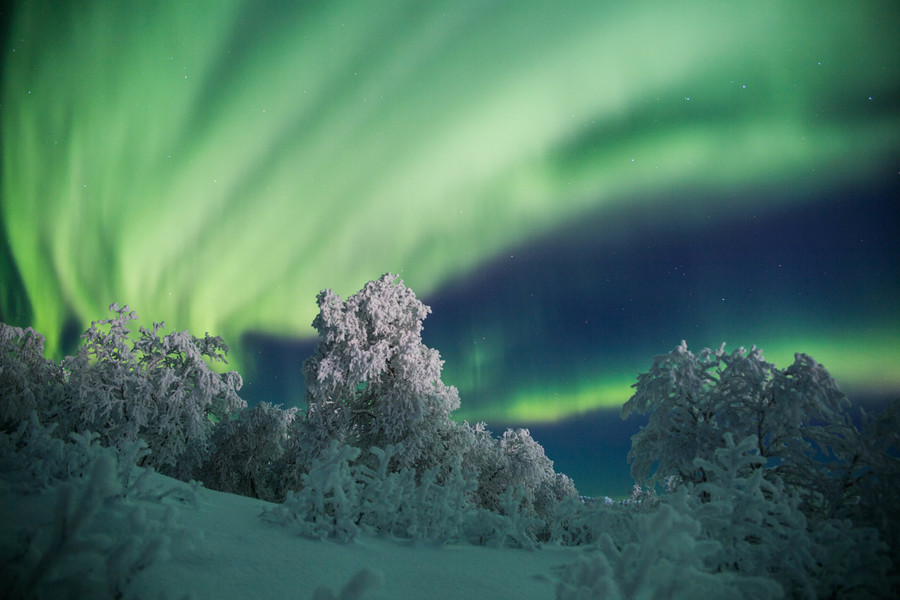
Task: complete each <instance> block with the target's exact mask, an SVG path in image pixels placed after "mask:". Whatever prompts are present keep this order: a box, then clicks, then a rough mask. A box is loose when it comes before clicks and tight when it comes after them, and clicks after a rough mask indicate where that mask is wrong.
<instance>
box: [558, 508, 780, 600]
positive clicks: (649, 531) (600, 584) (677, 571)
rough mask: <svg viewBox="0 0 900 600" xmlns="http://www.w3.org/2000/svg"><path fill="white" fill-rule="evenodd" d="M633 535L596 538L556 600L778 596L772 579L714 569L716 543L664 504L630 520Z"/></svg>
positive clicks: (568, 572) (570, 569) (564, 577)
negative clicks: (624, 539)
mask: <svg viewBox="0 0 900 600" xmlns="http://www.w3.org/2000/svg"><path fill="white" fill-rule="evenodd" d="M634 524H635V537H634V539H633V540H629V541H627V542H625V543H623V542H621V541H619V542H618V543H617V542H616V541H615V540H613V538H612V537H611V536H610V535H609V534H607V533H603V534H601V535H600V539H599V540H598V543H597V545H596V550H597V552H595V553H593V554H591V555H590V556H589V557H584V558H582V559H580V560H579V561H577V562H575V563H572V564H570V565H567V566H566V567H565V568H564V569H563V570H562V573H561V576H560V579H559V581H558V583H557V587H556V598H557V600H581V599H583V598H604V599H605V598H609V599H623V600H624V599H625V598H714V599H722V600H725V599H731V598H747V599H748V600H750V599H753V600H756V599H762V598H781V597H783V592H782V589H781V588H780V586H779V585H778V584H777V583H775V582H774V581H772V580H770V579H767V578H763V577H749V576H744V575H741V574H739V573H734V572H728V571H719V570H718V569H717V568H716V563H717V557H718V555H719V553H720V549H721V547H720V545H719V544H718V543H717V542H715V541H712V540H709V539H704V537H703V534H702V530H701V526H700V523H699V522H698V521H697V520H696V519H693V518H692V517H691V516H690V515H689V514H684V513H681V512H679V511H677V510H675V509H673V508H672V507H670V506H667V505H662V506H660V507H659V508H658V509H657V510H655V511H653V512H652V513H647V514H637V515H635V516H634Z"/></svg>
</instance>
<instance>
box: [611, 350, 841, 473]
mask: <svg viewBox="0 0 900 600" xmlns="http://www.w3.org/2000/svg"><path fill="white" fill-rule="evenodd" d="M724 348H725V347H724V344H723V345H722V347H720V348H719V349H718V350H716V351H712V350H710V349H708V348H706V349H703V350H701V351H700V353H699V354H694V353H692V352H690V351H689V350H688V349H687V344H685V342H682V343H681V344H680V345H679V346H678V347H676V348H675V349H674V350H673V351H671V352H669V353H668V354H665V355H662V356H657V357H655V358H654V361H653V366H652V368H651V369H650V371H649V372H647V373H641V374H640V375H638V380H637V383H635V384H634V385H633V386H632V387H634V388H635V393H634V395H633V396H632V397H631V398H630V399H629V400H628V402H626V403H625V405H624V406H623V407H622V418H627V417H628V416H629V415H630V414H632V413H637V414H648V413H649V415H650V419H649V422H648V424H647V426H646V427H644V428H642V429H641V431H640V432H638V433H637V434H635V435H634V436H633V437H632V446H631V451H630V452H629V454H628V460H629V462H631V473H632V476H633V477H634V478H635V481H637V482H638V483H640V484H643V483H645V482H659V481H664V480H666V479H668V478H673V477H674V478H675V483H676V484H677V483H680V482H691V483H701V482H703V481H705V479H706V477H707V473H706V470H705V469H704V468H703V467H698V466H697V465H696V464H695V463H694V459H695V458H702V459H704V460H707V461H711V460H713V458H714V455H715V451H716V449H718V448H720V447H722V440H723V437H722V436H723V434H724V433H726V432H731V433H732V434H734V436H735V438H736V439H743V438H744V437H746V436H748V435H751V434H752V435H755V436H756V440H757V448H758V450H759V454H760V456H761V457H763V458H764V459H766V460H767V464H768V466H771V467H774V468H775V469H776V470H779V473H780V474H781V475H783V476H784V477H785V478H786V479H787V480H788V483H799V482H794V481H791V479H792V477H791V475H790V472H791V470H796V469H798V468H800V465H809V464H810V461H811V460H812V458H811V456H812V454H813V451H814V447H813V443H827V439H829V438H830V437H831V436H834V435H842V434H847V433H848V430H847V429H846V427H847V426H848V425H849V418H848V417H847V414H846V413H845V412H844V410H843V409H844V408H846V407H847V406H848V405H849V401H848V400H847V398H846V396H845V395H844V394H843V393H842V392H841V391H840V389H839V388H838V386H837V384H836V383H835V381H834V379H832V378H831V376H830V375H829V374H828V371H827V370H825V368H824V367H823V366H822V365H820V364H819V363H817V362H816V361H815V360H814V359H813V358H811V357H810V356H807V355H806V354H795V355H794V363H793V364H792V365H791V366H790V367H788V368H786V369H778V368H776V367H775V365H773V364H772V363H769V362H766V361H765V360H764V359H763V356H762V351H761V350H759V349H758V348H756V347H755V346H754V347H753V348H751V349H750V351H749V352H748V351H746V350H744V348H738V349H736V350H735V351H734V352H732V353H731V354H730V355H729V354H726V353H725V349H724ZM654 466H655V467H656V468H655V469H654Z"/></svg>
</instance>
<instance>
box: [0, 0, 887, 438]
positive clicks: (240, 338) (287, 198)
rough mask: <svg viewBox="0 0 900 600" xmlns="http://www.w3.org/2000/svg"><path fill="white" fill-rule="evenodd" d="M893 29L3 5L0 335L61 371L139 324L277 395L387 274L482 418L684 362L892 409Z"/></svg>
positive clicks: (290, 395)
mask: <svg viewBox="0 0 900 600" xmlns="http://www.w3.org/2000/svg"><path fill="white" fill-rule="evenodd" d="M898 12H900V11H898V9H897V5H896V3H894V2H889V1H871V2H870V1H864V2H843V1H831V0H826V1H823V2H816V3H810V2H804V1H799V0H796V1H795V0H777V1H775V0H763V1H759V2H752V3H748V2H736V1H724V2H723V1H720V0H717V1H708V0H694V1H665V2H663V1H656V2H628V3H623V2H610V1H597V0H592V1H584V2H575V1H563V2H552V3H551V2H531V1H517V2H483V1H478V2H468V1H459V0H454V1H453V2H449V1H448V2H441V1H435V2H398V1H393V0H385V1H380V2H362V1H330V2H293V1H285V0H278V1H275V0H261V1H260V0H257V1H254V2H249V1H246V0H216V1H215V2H212V1H209V0H206V1H203V0H201V1H197V2H190V3H189V2H182V1H174V0H162V1H159V2H153V3H142V2H117V3H110V2H105V1H104V2H101V1H99V0H87V1H85V2H78V3H71V2H58V1H57V2H51V1H46V0H43V1H42V0H30V1H24V0H23V1H20V2H18V3H17V4H15V5H14V7H13V9H12V10H11V12H10V13H9V14H7V15H6V16H7V18H8V24H7V28H6V31H5V41H4V50H3V68H2V95H0V123H2V131H0V138H2V140H0V151H2V172H0V180H2V181H0V194H2V198H0V200H2V202H0V225H2V230H3V238H2V245H0V273H2V281H3V287H2V292H0V317H2V318H3V320H4V321H7V322H12V323H15V324H17V325H32V326H34V327H35V328H36V329H37V330H38V331H40V332H42V333H44V334H45V335H46V336H47V343H48V351H49V352H50V353H51V354H52V355H54V356H59V355H60V354H61V353H63V352H66V351H70V350H71V346H72V344H73V343H74V341H75V339H76V338H77V334H78V333H79V332H80V331H82V330H83V329H84V328H86V327H87V325H88V324H89V323H90V321H91V320H94V319H98V318H102V317H105V316H106V315H107V306H108V305H109V304H111V303H112V302H119V303H121V304H126V303H127V304H129V305H131V306H132V307H133V308H134V309H135V310H137V311H138V314H139V315H140V316H141V318H142V319H144V320H145V321H146V322H147V323H149V322H151V321H161V320H165V321H166V323H167V325H168V326H169V328H174V329H185V328H187V329H190V330H191V331H192V332H195V333H196V334H199V335H202V334H203V333H204V332H206V331H209V332H211V333H214V334H219V335H222V336H224V337H225V339H226V341H228V342H229V344H230V345H231V346H232V348H233V355H232V356H233V359H234V360H233V361H232V366H236V367H237V368H239V369H240V370H241V372H242V373H244V374H245V376H246V377H245V378H246V380H247V383H248V385H247V388H246V393H247V394H248V395H250V396H253V397H255V398H256V399H257V400H258V399H272V400H274V401H276V402H284V403H288V404H289V403H294V402H296V401H297V394H298V392H297V390H298V389H299V386H301V385H302V382H300V381H299V380H298V378H299V362H300V361H302V360H303V359H304V358H305V357H306V355H301V354H302V351H306V350H308V349H310V348H311V342H310V339H311V336H312V335H313V331H312V328H311V325H310V324H311V322H312V320H313V317H314V315H315V312H316V306H315V296H316V293H317V292H318V291H319V290H321V289H323V288H332V289H335V290H336V291H337V292H338V293H340V294H342V295H343V296H344V297H346V296H347V295H349V294H351V293H354V292H355V291H357V290H359V289H360V288H361V287H362V285H363V284H364V283H365V282H366V281H368V280H370V279H374V278H376V277H378V276H379V275H381V274H382V273H385V272H388V271H391V272H396V273H399V274H400V275H401V276H402V277H403V279H404V281H405V282H406V284H407V285H409V286H410V287H411V288H412V289H413V290H414V291H415V292H416V293H417V295H418V296H419V297H420V298H422V299H424V300H425V301H426V303H428V304H430V305H432V306H433V308H434V314H432V315H431V316H430V317H429V319H428V320H426V322H425V335H426V342H427V343H429V344H430V345H432V346H434V347H436V348H437V349H438V350H440V351H441V352H442V355H443V358H444V359H445V360H446V365H445V374H446V376H445V377H444V380H445V382H447V383H450V384H454V385H457V386H458V387H459V388H460V392H461V395H462V404H463V408H462V409H461V416H462V417H464V418H468V419H473V420H475V419H489V420H492V421H495V422H503V423H507V422H509V423H520V424H529V423H534V424H537V423H553V422H559V421H561V420H565V419H570V418H574V417H578V416H579V415H587V414H590V413H591V411H596V410H598V409H601V408H604V407H607V408H609V407H616V406H620V405H621V403H622V402H624V401H625V400H626V399H627V397H628V395H629V388H628V386H629V385H630V384H631V383H633V381H634V379H635V377H636V374H637V373H638V372H639V371H641V370H646V368H648V367H649V365H650V363H651V361H652V357H653V355H654V354H659V353H663V352H666V351H668V350H670V349H671V348H673V347H674V346H675V345H677V344H678V342H679V341H680V340H681V339H682V338H684V339H686V340H687V341H688V344H689V347H691V348H694V349H699V348H701V347H703V346H706V345H712V346H718V345H719V344H720V343H721V342H723V341H725V342H727V343H728V344H729V347H734V346H738V345H744V346H748V347H749V346H750V345H751V344H758V345H760V346H762V347H763V348H764V349H765V351H766V353H765V354H766V357H767V358H768V359H769V360H772V361H774V362H776V363H778V364H779V365H783V364H787V363H789V362H790V361H791V358H792V354H793V352H798V351H802V352H808V353H810V354H812V355H813V356H815V357H817V358H819V360H821V361H822V362H823V363H824V364H825V365H826V366H827V367H828V368H829V369H830V370H831V371H832V372H833V373H834V374H835V376H836V377H837V379H838V381H839V383H841V384H842V385H843V386H844V387H845V389H847V390H850V391H853V392H855V393H859V394H863V395H867V396H873V397H874V396H889V395H897V393H898V392H900V375H898V374H897V373H898V370H897V369H896V364H897V362H898V359H900V350H898V347H900V346H898V344H897V342H898V341H900V318H898V316H900V315H898V308H897V303H896V302H895V301H893V299H895V298H896V297H897V292H898V291H900V290H898V282H897V280H898V278H897V276H896V273H897V268H896V267H897V258H896V256H897V253H896V245H895V243H894V245H891V244H892V242H891V241H890V240H892V239H893V238H894V237H896V235H895V234H894V233H893V232H896V231H897V227H896V225H897V221H896V217H894V216H893V212H894V211H892V207H893V206H894V205H896V201H897V190H898V187H900V186H898V179H900V161H898V156H900V138H898V136H897V133H896V132H897V131H900V104H898V87H900V86H898V82H900V48H898V42H897V36H896V23H897V22H898V16H900V15H898ZM866 215H869V216H871V219H870V220H865V219H864V218H862V217H865V216H866ZM838 225H841V226H843V225H846V226H847V229H846V230H847V231H850V230H852V231H853V235H852V236H851V235H849V234H848V235H846V236H845V235H839V234H835V233H834V231H835V227H837V226H838ZM759 232H763V233H759ZM798 240H804V243H803V244H801V243H800V242H799V241H798ZM826 272H827V273H828V275H825V274H824V273H826ZM616 311H618V312H616ZM429 336H430V337H429Z"/></svg>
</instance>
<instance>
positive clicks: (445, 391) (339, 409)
mask: <svg viewBox="0 0 900 600" xmlns="http://www.w3.org/2000/svg"><path fill="white" fill-rule="evenodd" d="M317 302H318V305H319V309H320V310H319V314H318V316H316V318H315V320H314V321H313V327H315V328H316V330H317V331H318V333H319V344H318V346H317V347H316V350H315V353H314V355H313V356H312V357H310V358H309V359H308V360H307V361H306V362H305V363H304V365H303V374H304V377H305V379H306V386H307V391H306V402H307V407H308V414H307V419H306V425H307V427H306V430H307V431H308V433H309V440H308V444H309V445H310V446H311V448H312V449H311V451H312V453H313V454H315V453H316V452H317V451H319V450H321V449H323V448H324V447H326V446H327V445H328V444H329V443H330V441H331V440H338V441H340V442H341V443H343V444H347V445H350V446H355V447H358V448H361V449H362V450H363V451H364V454H363V459H367V458H368V449H369V448H372V447H385V446H387V445H396V444H399V443H401V442H402V445H403V446H402V447H403V455H402V456H397V457H396V458H397V466H398V468H408V467H412V468H415V469H416V470H417V471H418V472H423V471H424V470H425V469H428V468H431V467H433V466H436V465H439V464H442V463H443V462H444V459H445V458H446V457H445V456H444V455H442V449H441V447H440V444H436V443H435V442H436V441H437V440H439V439H441V438H442V437H446V434H447V432H448V430H450V429H452V428H453V427H454V426H455V425H454V423H453V422H452V421H451V420H450V412H451V411H453V410H455V409H456V408H457V407H459V397H458V395H457V392H456V388H454V387H452V386H447V385H445V384H444V383H443V382H442V381H441V367H442V364H443V362H442V361H441V360H440V356H439V354H438V352H437V351H436V350H433V349H431V348H428V347H427V346H425V345H424V344H423V343H422V337H421V331H422V321H423V320H424V319H425V317H426V316H427V315H428V313H429V312H430V309H429V308H428V307H427V306H425V305H424V304H422V302H420V301H419V300H418V299H417V298H416V296H415V294H414V293H413V292H412V290H410V289H409V288H407V287H406V286H405V285H403V281H402V280H399V279H398V278H397V276H395V275H392V274H386V275H384V276H382V277H381V278H380V279H378V280H376V281H370V282H369V283H367V284H366V285H365V287H364V288H363V289H362V290H360V291H359V292H358V293H357V294H354V295H353V296H351V297H350V298H348V299H347V300H346V301H344V300H341V298H340V296H338V295H337V294H336V293H334V292H333V291H331V290H325V291H323V292H321V293H320V294H319V295H318V298H317Z"/></svg>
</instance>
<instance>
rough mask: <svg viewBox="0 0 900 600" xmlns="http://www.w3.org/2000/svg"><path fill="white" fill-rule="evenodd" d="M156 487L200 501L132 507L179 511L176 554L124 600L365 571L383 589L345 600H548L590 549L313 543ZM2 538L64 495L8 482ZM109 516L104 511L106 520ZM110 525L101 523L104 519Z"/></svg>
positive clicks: (300, 594)
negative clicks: (561, 574)
mask: <svg viewBox="0 0 900 600" xmlns="http://www.w3.org/2000/svg"><path fill="white" fill-rule="evenodd" d="M150 477H151V479H150V482H149V487H152V488H153V489H154V490H169V489H173V488H175V489H183V490H184V494H183V495H184V496H192V495H194V494H196V496H195V497H196V502H183V501H180V500H178V499H176V498H175V497H168V498H165V499H163V500H162V501H158V500H153V501H149V500H126V501H127V502H132V503H134V504H135V505H139V506H141V507H143V509H144V510H145V511H146V515H145V517H144V518H146V519H148V520H154V519H159V520H161V519H162V516H163V514H164V512H165V511H166V509H167V508H169V507H174V510H175V511H176V514H177V518H176V523H177V525H178V526H179V527H180V528H181V529H183V531H182V533H181V534H180V535H173V536H172V542H171V546H170V550H169V556H167V557H164V558H162V559H160V560H157V561H156V562H154V563H153V564H151V565H150V566H149V567H148V568H147V569H145V570H144V571H142V572H141V573H139V574H137V576H136V577H135V579H134V580H133V581H132V582H131V584H130V586H129V587H128V589H127V590H126V591H127V594H126V597H137V598H168V599H181V598H191V599H194V600H202V599H206V598H209V599H217V600H230V599H235V600H237V599H241V600H247V599H255V598H260V599H272V600H276V599H279V598H291V599H306V598H313V596H314V594H315V591H316V589H317V588H319V587H320V586H324V587H325V588H327V589H328V590H329V591H330V592H331V593H332V594H334V595H333V596H332V595H324V596H317V598H320V597H322V598H329V597H334V598H337V597H344V596H339V594H340V591H341V589H342V588H344V586H345V585H346V584H347V582H348V581H349V580H350V579H351V578H352V577H353V576H354V575H355V574H356V573H358V572H359V571H360V570H361V569H364V568H369V569H371V570H374V571H375V572H376V573H378V574H379V575H380V579H381V581H380V582H379V583H378V584H377V586H376V587H374V588H373V589H370V590H369V591H367V592H366V593H363V594H362V595H358V596H357V595H352V594H351V595H348V596H346V597H347V598H357V597H358V598H364V599H366V600H370V599H371V600H381V599H384V600H387V599H392V600H403V599H429V600H440V599H476V598H491V599H493V600H497V599H503V598H510V599H513V598H514V599H516V600H529V599H532V598H533V599H539V598H540V599H549V598H553V597H554V595H555V584H554V581H555V577H554V572H555V570H556V568H558V567H561V566H562V565H565V564H568V563H571V562H573V561H575V560H577V557H578V556H579V555H580V554H583V552H584V550H579V549H577V548H570V547H561V546H545V547H542V548H540V549H538V550H521V549H512V548H491V547H481V546H471V545H444V546H440V547H434V546H428V545H422V544H418V545H417V544H413V543H411V542H409V541H406V540H391V539H384V538H377V537H373V536H370V535H360V537H359V538H358V539H357V540H356V541H354V542H351V543H348V544H341V543H338V542H334V541H330V540H311V539H308V538H304V537H301V536H299V535H298V534H296V533H295V532H293V531H291V530H290V529H289V528H286V527H282V526H280V525H277V524H274V523H270V522H267V521H264V520H263V519H261V518H260V514H261V513H262V512H263V510H264V509H266V508H267V507H270V506H272V504H270V503H268V502H264V501H262V500H257V499H254V498H247V497H242V496H237V495H234V494H227V493H223V492H217V491H214V490H209V489H205V488H199V489H197V490H196V491H192V490H191V486H190V485H189V484H187V483H184V482H181V481H178V480H175V479H171V478H168V477H165V476H163V475H160V474H158V473H152V474H151V475H150ZM0 486H2V487H0V514H2V515H3V519H2V522H0V540H6V543H9V541H10V540H12V539H15V536H16V532H17V531H19V530H21V529H22V528H23V526H26V527H27V529H29V530H32V531H33V530H34V529H36V528H37V529H40V528H49V527H52V524H53V520H54V515H55V514H56V494H55V493H53V492H49V493H43V494H38V495H34V494H31V495H22V494H20V493H17V492H13V491H11V490H10V489H9V488H8V486H7V485H5V484H4V483H3V482H0ZM101 515H102V513H101ZM101 520H102V519H101Z"/></svg>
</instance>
